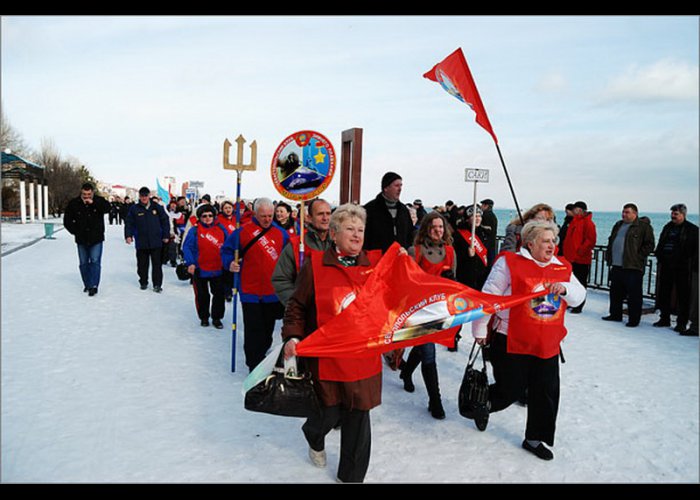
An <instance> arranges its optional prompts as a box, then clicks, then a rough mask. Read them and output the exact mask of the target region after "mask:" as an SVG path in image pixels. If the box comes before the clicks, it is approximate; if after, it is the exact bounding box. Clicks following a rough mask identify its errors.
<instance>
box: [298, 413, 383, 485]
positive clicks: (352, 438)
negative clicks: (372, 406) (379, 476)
mask: <svg viewBox="0 0 700 500" xmlns="http://www.w3.org/2000/svg"><path fill="white" fill-rule="evenodd" d="M338 419H340V461H339V463H338V479H340V480H341V481H342V482H344V483H361V482H363V481H364V479H365V475H366V474H367V469H368V468H369V457H370V451H371V447H372V431H371V425H370V418H369V410H348V409H347V408H345V407H342V406H340V405H338V406H326V407H324V408H322V411H321V414H320V415H319V416H318V417H311V418H308V419H307V420H306V422H305V423H304V425H302V427H301V430H302V432H303V433H304V436H305V437H306V441H307V442H308V443H309V446H310V447H311V449H313V450H316V451H321V450H323V449H325V440H326V435H327V434H328V433H329V432H330V431H331V429H333V428H334V427H335V426H336V425H337V423H338Z"/></svg>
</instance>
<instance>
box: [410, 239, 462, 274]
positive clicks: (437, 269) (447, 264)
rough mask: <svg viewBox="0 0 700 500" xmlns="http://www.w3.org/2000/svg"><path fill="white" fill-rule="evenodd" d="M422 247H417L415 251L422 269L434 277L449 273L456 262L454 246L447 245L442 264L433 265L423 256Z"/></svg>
mask: <svg viewBox="0 0 700 500" xmlns="http://www.w3.org/2000/svg"><path fill="white" fill-rule="evenodd" d="M420 247H421V246H420V245H415V246H414V247H413V249H414V250H415V253H416V262H417V263H418V265H419V266H420V268H421V269H422V270H423V271H425V272H426V273H428V274H432V275H433V276H440V275H441V274H442V272H443V271H449V270H451V269H452V266H453V265H454V262H455V249H454V247H453V246H452V245H445V258H444V259H443V261H442V262H438V263H433V262H430V261H429V260H428V259H427V258H425V257H424V256H423V254H421V250H420Z"/></svg>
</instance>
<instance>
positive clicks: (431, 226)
mask: <svg viewBox="0 0 700 500" xmlns="http://www.w3.org/2000/svg"><path fill="white" fill-rule="evenodd" d="M408 253H409V255H411V256H412V257H413V258H414V259H415V260H416V262H417V263H418V265H419V266H420V267H421V269H423V270H424V271H425V272H427V273H429V274H432V275H435V276H445V277H449V278H451V279H454V277H455V271H456V265H457V260H456V259H455V251H454V248H453V247H452V232H451V230H450V227H449V225H448V224H447V222H446V221H445V218H444V217H443V216H442V215H440V213H439V212H430V213H429V214H427V215H426V216H425V217H423V220H421V223H420V227H419V228H418V233H417V234H416V238H415V241H414V245H413V246H412V247H411V248H409V250H408ZM460 329H461V327H456V328H454V330H455V332H454V333H455V335H457V334H458V333H459V330H460ZM419 364H420V365H421V374H422V375H423V382H424V383H425V388H426V390H427V391H428V411H429V412H430V414H431V415H432V416H433V418H437V419H440V420H441V419H443V418H445V410H444V409H443V407H442V399H441V397H440V384H439V380H438V372H437V363H436V362H435V344H433V343H428V344H422V345H419V346H415V347H413V348H411V352H410V353H409V355H408V359H407V360H406V362H404V363H403V364H402V365H401V375H400V377H401V379H402V380H403V388H404V390H406V391H407V392H413V391H415V390H416V388H415V386H414V385H413V380H412V378H411V377H412V375H413V372H414V371H415V369H416V368H417V367H418V365H419Z"/></svg>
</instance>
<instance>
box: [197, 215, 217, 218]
mask: <svg viewBox="0 0 700 500" xmlns="http://www.w3.org/2000/svg"><path fill="white" fill-rule="evenodd" d="M205 217H207V218H209V217H211V218H213V217H214V214H202V215H200V216H199V218H200V219H204V218H205Z"/></svg>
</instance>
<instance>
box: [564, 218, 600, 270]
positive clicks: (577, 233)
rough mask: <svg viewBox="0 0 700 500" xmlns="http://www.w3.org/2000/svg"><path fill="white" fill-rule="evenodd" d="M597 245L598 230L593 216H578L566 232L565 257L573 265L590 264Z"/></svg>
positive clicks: (570, 223)
mask: <svg viewBox="0 0 700 500" xmlns="http://www.w3.org/2000/svg"><path fill="white" fill-rule="evenodd" d="M595 244H596V230H595V224H594V223H593V214H592V213H590V212H589V213H586V214H584V215H576V216H574V218H573V219H571V222H569V228H568V229H567V230H566V238H564V257H565V258H566V260H568V261H569V262H571V263H572V264H590V263H591V259H592V257H593V247H594V246H595Z"/></svg>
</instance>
